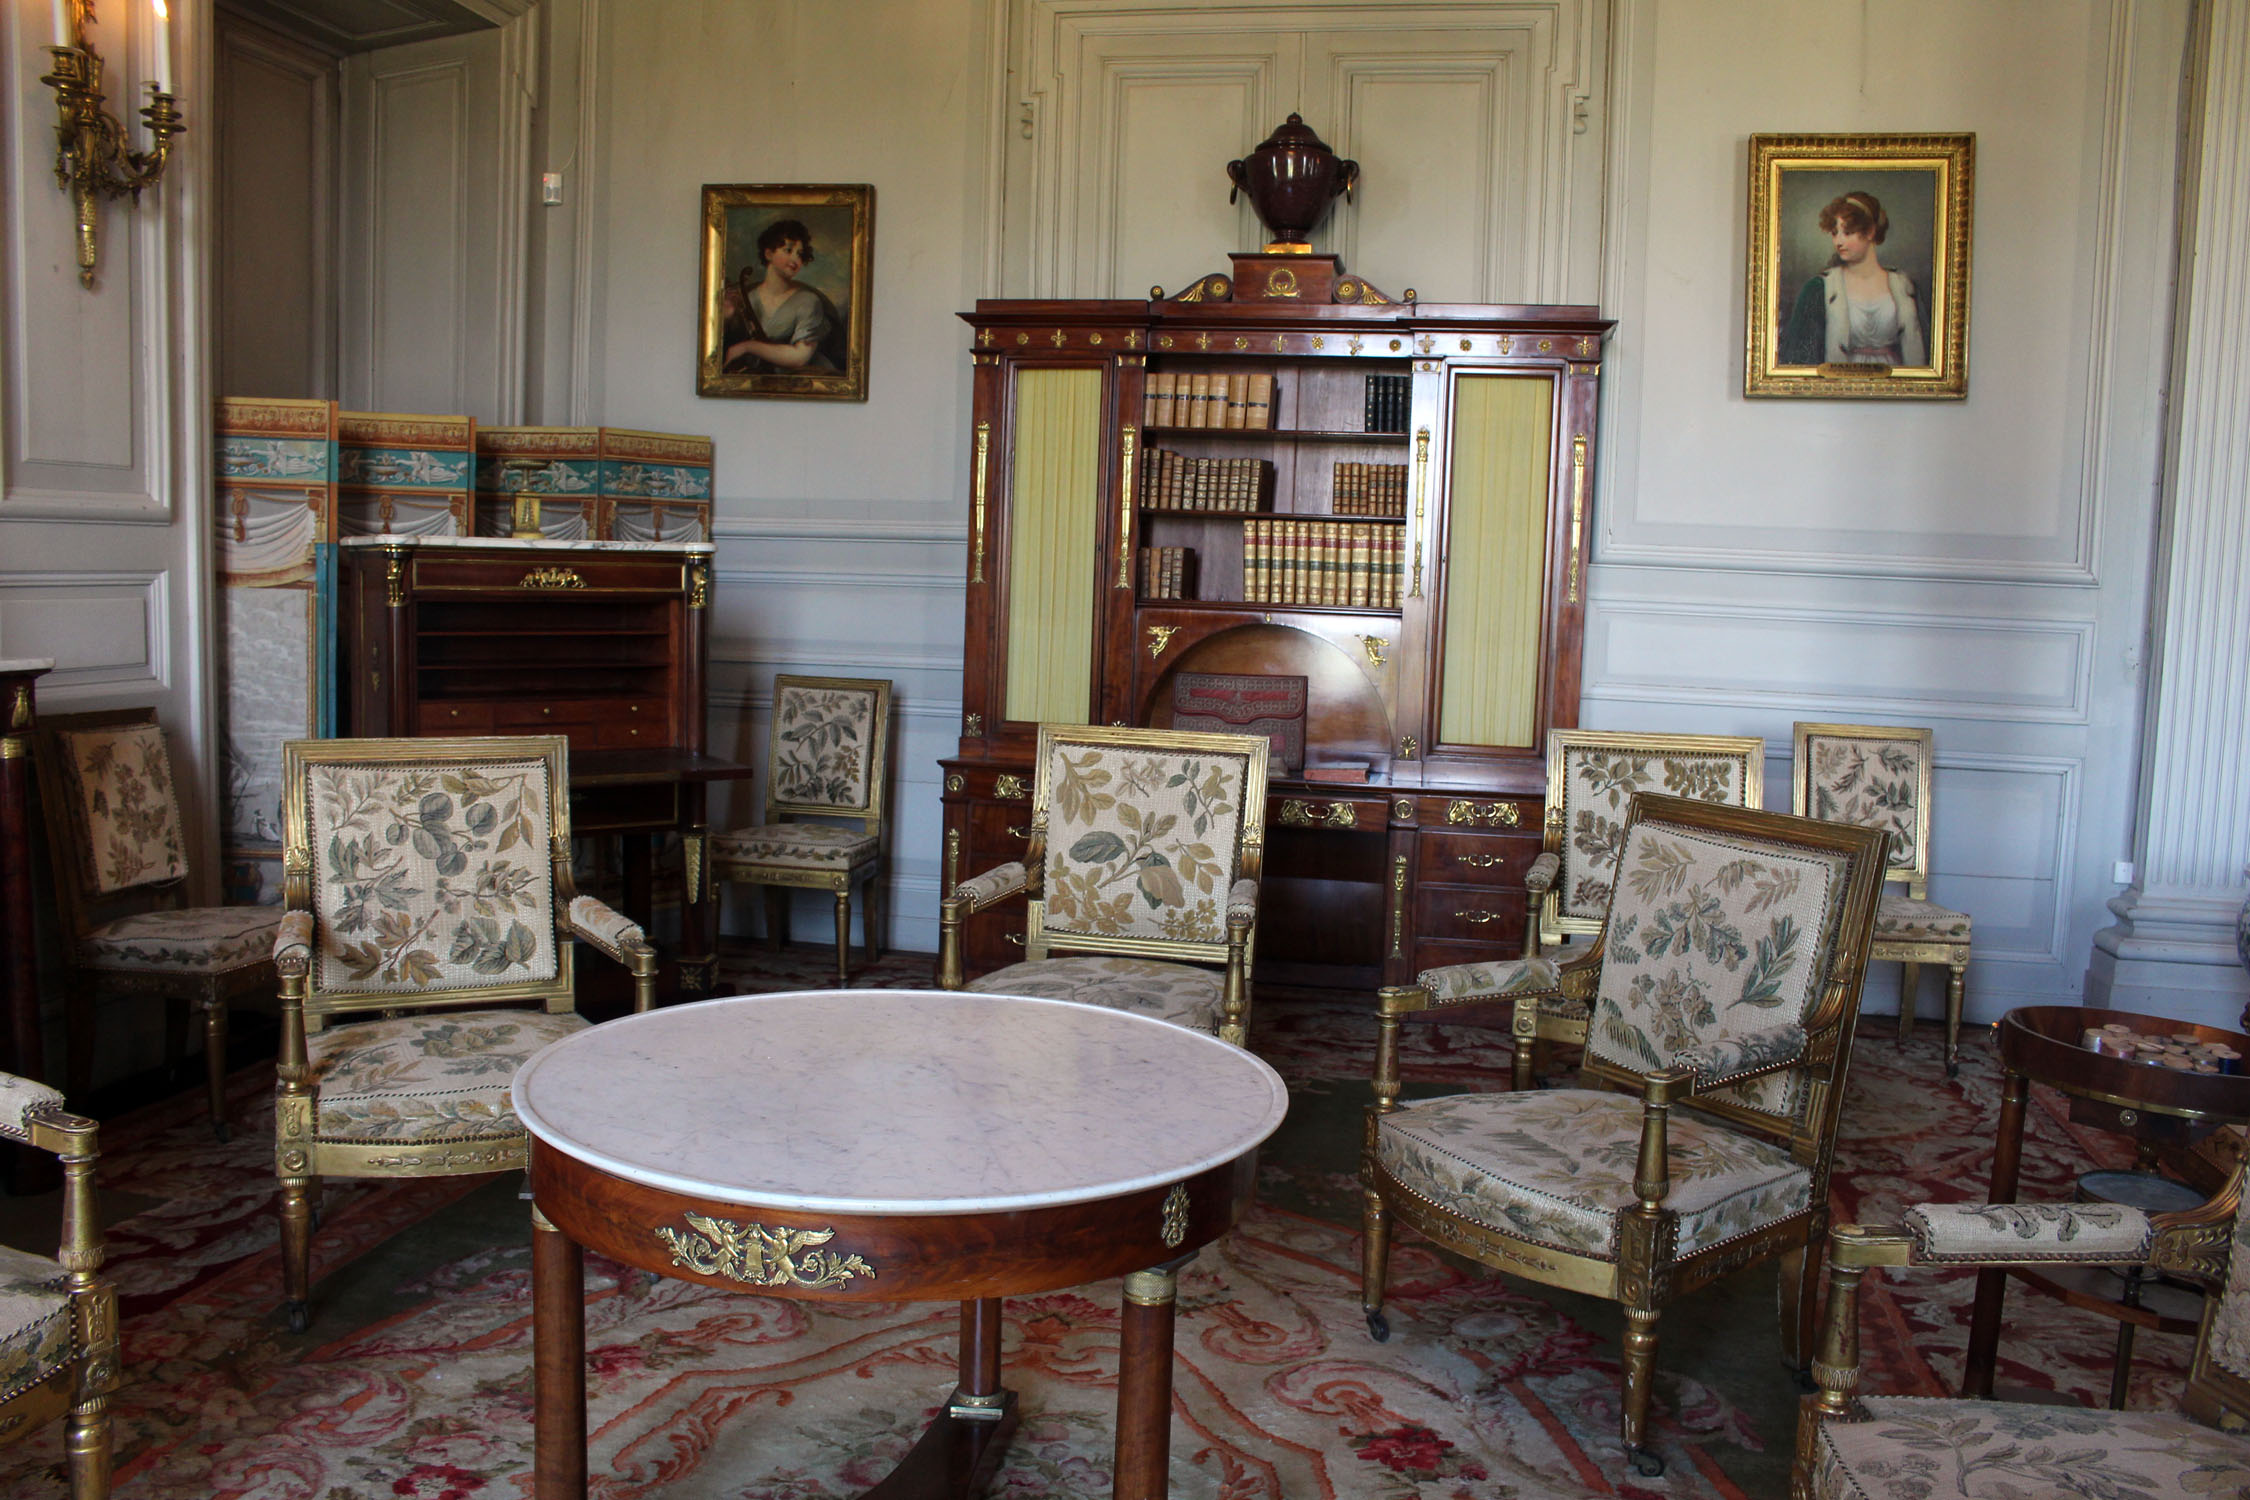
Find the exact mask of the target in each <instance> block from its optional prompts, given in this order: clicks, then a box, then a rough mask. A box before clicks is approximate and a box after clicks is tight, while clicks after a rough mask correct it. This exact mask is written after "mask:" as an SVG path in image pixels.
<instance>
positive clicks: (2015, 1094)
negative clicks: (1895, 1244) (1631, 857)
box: [1961, 1070, 2031, 1400]
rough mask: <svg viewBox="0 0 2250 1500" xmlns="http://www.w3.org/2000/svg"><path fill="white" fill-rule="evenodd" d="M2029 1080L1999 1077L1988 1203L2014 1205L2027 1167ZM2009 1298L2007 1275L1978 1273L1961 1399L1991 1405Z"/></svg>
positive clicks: (2020, 1076) (2008, 1075)
mask: <svg viewBox="0 0 2250 1500" xmlns="http://www.w3.org/2000/svg"><path fill="white" fill-rule="evenodd" d="M2030 1093H2031V1081H2030V1079H2028V1078H2026V1077H2025V1076H2024V1075H2023V1074H2021V1073H2018V1072H2015V1071H2013V1070H2010V1071H2009V1072H2007V1073H2005V1074H2003V1075H2001V1084H2000V1124H1999V1128H1998V1130H1997V1131H1996V1132H1995V1133H1994V1136H1993V1142H1992V1188H1991V1190H1990V1191H1989V1192H1987V1193H1986V1194H1985V1202H1987V1203H2013V1202H2015V1201H2016V1184H2017V1179H2018V1176H2019V1174H2020V1173H2021V1171H2022V1168H2023V1109H2024V1101H2025V1100H2026V1099H2027V1098H2028V1097H2029V1096H2030ZM2007 1295H2008V1273H2007V1272H2005V1271H1979V1272H1977V1300H1976V1303H1975V1305H1974V1306H1973V1307H1972V1308H1971V1309H1970V1312H1969V1351H1968V1355H1967V1357H1966V1358H1965V1359H1964V1360H1963V1362H1962V1366H1961V1394H1962V1395H1964V1396H1969V1397H1975V1398H1979V1399H1984V1400H1989V1399H1990V1398H1991V1396H1992V1367H1993V1365H1994V1364H1996V1363H1997V1362H1998V1360H1999V1356H2000V1310H2001V1306H2002V1304H2003V1303H2004V1302H2005V1301H2006V1299H2007Z"/></svg>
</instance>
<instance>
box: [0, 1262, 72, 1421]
mask: <svg viewBox="0 0 2250 1500" xmlns="http://www.w3.org/2000/svg"><path fill="white" fill-rule="evenodd" d="M70 1322H71V1320H70V1284H69V1281H68V1280H67V1278H66V1275H65V1273H64V1271H63V1268H62V1266H61V1265H60V1264H59V1263H58V1262H55V1261H52V1260H48V1259H47V1258H45V1257H44V1256H39V1255H31V1254H27V1253H26V1252H24V1251H21V1250H11V1249H9V1248H8V1247H7V1246H5V1245H0V1401H5V1400H7V1399H8V1398H9V1397H11V1396H13V1395H15V1394H16V1393H17V1392H18V1391H21V1390H23V1389H24V1388H25V1387H26V1386H29V1385H34V1384H37V1383H38V1381H39V1380H40V1379H41V1378H43V1377H44V1376H47V1375H49V1374H52V1373H53V1372H54V1371H55V1369H56V1368H57V1367H59V1366H61V1365H63V1364H64V1363H66V1362H67V1361H68V1360H69V1359H70V1352H71V1334H70Z"/></svg>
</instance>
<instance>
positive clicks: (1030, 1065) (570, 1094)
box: [514, 990, 1288, 1214]
mask: <svg viewBox="0 0 2250 1500" xmlns="http://www.w3.org/2000/svg"><path fill="white" fill-rule="evenodd" d="M514 1097H515V1107H516V1113H517V1114H518V1116H519V1117H520V1118H521V1119H522V1120H523V1123H524V1126H525V1128H526V1129H528V1130H529V1131H530V1132H531V1134H532V1135H533V1136H534V1137H535V1138H537V1139H539V1140H541V1141H544V1142H546V1143H548V1144H550V1145H552V1146H554V1147H556V1148H557V1149H559V1150H562V1151H565V1152H567V1153H569V1154H570V1155H572V1156H574V1157H576V1158H578V1159H579V1160H581V1161H584V1162H587V1163H588V1164H590V1165H593V1166H596V1167H599V1168H601V1169H602V1170H604V1171H607V1172H610V1173H613V1174H615V1175H616V1176H618V1177H620V1178H622V1179H624V1180H626V1181H629V1182H637V1183H642V1184H645V1185H647V1186H650V1187H656V1188H661V1189H665V1190H667V1191H671V1192H680V1193H689V1194H693V1195H695V1196H697V1197H702V1198H708V1199H717V1200H719V1201H722V1202H729V1203H742V1204H746V1205H756V1206H766V1207H774V1208H790V1209H799V1210H805V1211H811V1212H836V1213H863V1214H929V1213H968V1212H981V1211H991V1210H1006V1209H1018V1208H1033V1207H1045V1206H1050V1205H1056V1204H1066V1203H1075V1202H1082V1201H1086V1200H1090V1199H1095V1198H1107V1197H1112V1196H1115V1195H1117V1194H1119V1193H1124V1192H1130V1191H1132V1190H1134V1189H1136V1188H1140V1187H1146V1186H1150V1185H1154V1184H1159V1183H1168V1182H1173V1181H1177V1180H1179V1179H1181V1178H1184V1177H1189V1176H1192V1175H1194V1174H1195V1173H1197V1172H1200V1171H1203V1170H1205V1169H1206V1168H1209V1167H1212V1166H1214V1165H1216V1164H1218V1163H1220V1162H1225V1161H1230V1160H1232V1159H1234V1158H1236V1157H1238V1156H1240V1155H1241V1154H1242V1153H1243V1152H1245V1151H1248V1150H1250V1149H1251V1148H1252V1147H1254V1146H1256V1145H1257V1144H1258V1143H1259V1142H1261V1141H1263V1140H1264V1139H1265V1138H1266V1137H1267V1136H1269V1135H1271V1134H1272V1133H1273V1132H1274V1130H1275V1129H1276V1128H1277V1127H1278V1126H1279V1125H1280V1124H1281V1120H1282V1116H1283V1115H1284V1114H1285V1113H1286V1112H1287V1109H1288V1092H1287V1090H1286V1088H1285V1087H1284V1086H1283V1084H1282V1081H1281V1078H1280V1076H1279V1075H1278V1074H1276V1073H1275V1072H1274V1070H1273V1069H1272V1068H1271V1067H1269V1066H1268V1065H1267V1064H1266V1063H1265V1062H1263V1061H1262V1060H1260V1059H1259V1058H1257V1057H1255V1056H1253V1055H1252V1054H1250V1053H1248V1052H1245V1051H1243V1050H1241V1049H1240V1048H1237V1047H1232V1046H1229V1045H1227V1044H1226V1043H1224V1042H1221V1041H1218V1040H1217V1039H1215V1038H1213V1037H1208V1036H1204V1035H1202V1034H1200V1033H1197V1032H1192V1031H1187V1030H1185V1029H1183V1028H1181V1027H1178V1026H1174V1025H1171V1024H1169V1023H1167V1022H1163V1021H1156V1020H1151V1019H1149V1018H1147V1017H1145V1016H1136V1015H1131V1014H1127V1013H1125V1012H1122V1011H1112V1010H1102V1009H1098V1008H1095V1007H1092V1006H1083V1005H1073V1004H1070V1003H1068V1002H1065V1001H1059V1000H1032V999H1025V998H1021V997H1011V996H993V995H983V994H970V993H965V992H957V993H946V992H943V991H917V990H834V991H815V992H810V993H798V994H786V995H752V996H744V997H740V998H736V999H728V1000H710V1001H705V1002H702V1003H701V1004H695V1005H682V1006H673V1007H670V1008H668V1009H664V1010H657V1011H650V1012H648V1013H647V1014H644V1015H637V1016H628V1017H626V1018H624V1019H622V1020H618V1021H612V1022H609V1023H608V1024H606V1025H603V1026H600V1027H597V1028H595V1029H593V1030H591V1031H587V1032H581V1033H579V1034H577V1035H575V1036H571V1037H568V1038H565V1039H564V1040H563V1041H560V1042H558V1043H556V1044H555V1045H553V1046H551V1047H549V1048H548V1049H547V1050H546V1051H544V1052H542V1053H540V1054H539V1055H538V1056H536V1057H534V1058H533V1059H531V1061H530V1062H528V1063H526V1064H525V1065H524V1067H523V1069H522V1070H521V1071H520V1072H518V1073H517V1075H516V1081H515V1094H514Z"/></svg>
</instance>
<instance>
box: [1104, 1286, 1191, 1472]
mask: <svg viewBox="0 0 2250 1500" xmlns="http://www.w3.org/2000/svg"><path fill="white" fill-rule="evenodd" d="M1183 1264H1185V1262H1183V1261H1173V1262H1172V1263H1170V1264H1169V1265H1162V1266H1158V1267H1156V1268H1155V1269H1154V1270H1151V1271H1135V1272H1134V1273H1133V1274H1132V1275H1130V1276H1128V1277H1126V1278H1125V1308H1124V1317H1123V1322H1122V1328H1121V1330H1120V1331H1121V1333H1122V1340H1121V1348H1120V1349H1119V1351H1118V1357H1117V1468H1116V1478H1115V1480H1114V1482H1113V1483H1112V1485H1111V1488H1110V1496H1111V1500H1164V1495H1165V1486H1166V1483H1167V1475H1168V1471H1169V1470H1170V1468H1171V1457H1172V1316H1173V1311H1174V1306H1175V1298H1176V1297H1177V1296H1178V1293H1179V1285H1180V1278H1179V1268H1180V1266H1181V1265H1183Z"/></svg>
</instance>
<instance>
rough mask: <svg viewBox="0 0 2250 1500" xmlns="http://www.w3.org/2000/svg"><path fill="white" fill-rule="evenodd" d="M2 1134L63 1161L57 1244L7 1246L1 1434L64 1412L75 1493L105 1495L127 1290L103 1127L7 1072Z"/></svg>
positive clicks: (39, 1427)
mask: <svg viewBox="0 0 2250 1500" xmlns="http://www.w3.org/2000/svg"><path fill="white" fill-rule="evenodd" d="M0 1142H5V1143H6V1144H8V1145H10V1146H15V1147H19V1148H22V1149H25V1150H32V1151H42V1152H47V1153H51V1154H52V1155H54V1156H55V1157H56V1158H58V1159H59V1160H60V1162H61V1164H62V1195H61V1196H62V1234H61V1243H60V1244H59V1245H56V1246H55V1253H54V1254H52V1255H47V1254H42V1253H39V1252H38V1251H36V1250H33V1249H30V1248H27V1247H25V1246H22V1245H0V1443H8V1442H14V1441H16V1440H18V1439H20V1438H25V1437H29V1436H31V1435H32V1434H33V1433H37V1432H42V1431H44V1430H45V1428H46V1426H47V1424H48V1423H49V1422H52V1421H54V1420H55V1419H56V1418H58V1417H60V1418H64V1419H65V1420H66V1421H67V1424H68V1425H67V1426H66V1427H65V1429H64V1438H63V1443H62V1448H63V1451H64V1453H65V1454H67V1455H68V1462H69V1467H70V1495H71V1500H105V1497H107V1496H108V1494H109V1470H110V1447H111V1444H110V1433H111V1423H112V1421H113V1420H114V1419H113V1418H112V1417H111V1415H110V1411H109V1403H110V1393H111V1392H112V1391H114V1390H116V1389H117V1386H118V1370H119V1360H118V1347H117V1292H116V1289H115V1288H114V1287H112V1286H111V1285H110V1283H109V1281H108V1280H107V1278H105V1277H104V1276H103V1275H102V1260H103V1257H104V1256H105V1255H106V1254H107V1249H106V1247H105V1246H104V1244H103V1241H102V1227H101V1218H100V1210H99V1206H98V1205H97V1203H96V1201H95V1196H94V1172H95V1169H96V1167H98V1166H99V1165H100V1162H99V1157H100V1155H101V1148H100V1131H99V1129H98V1127H97V1126H96V1125H95V1124H94V1122H93V1121H92V1120H88V1119H84V1118H82V1117H80V1116H78V1115H73V1114H66V1113H65V1112H64V1110H63V1097H62V1095H60V1094H58V1093H56V1092H55V1091H54V1090H53V1089H51V1088H48V1087H47V1086H46V1085H44V1084H41V1083H34V1082H33V1081H32V1080H30V1079H28V1078H18V1077H16V1076H15V1075H14V1074H12V1073H0ZM48 1243H49V1244H53V1243H54V1242H53V1241H49V1242H48Z"/></svg>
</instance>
